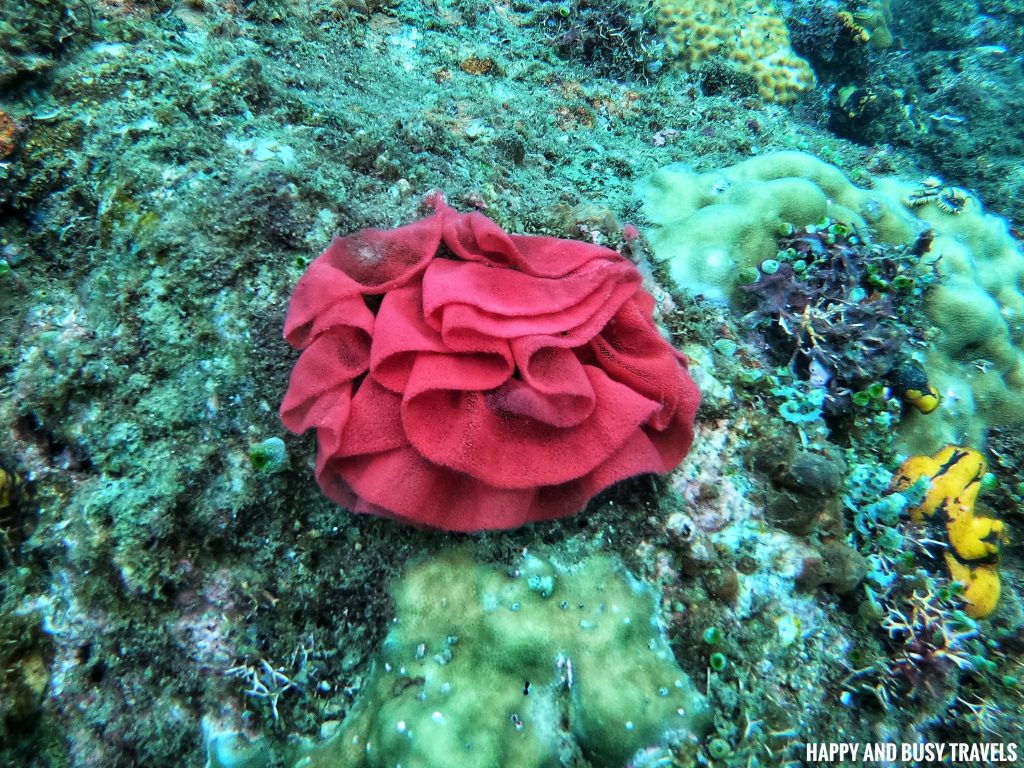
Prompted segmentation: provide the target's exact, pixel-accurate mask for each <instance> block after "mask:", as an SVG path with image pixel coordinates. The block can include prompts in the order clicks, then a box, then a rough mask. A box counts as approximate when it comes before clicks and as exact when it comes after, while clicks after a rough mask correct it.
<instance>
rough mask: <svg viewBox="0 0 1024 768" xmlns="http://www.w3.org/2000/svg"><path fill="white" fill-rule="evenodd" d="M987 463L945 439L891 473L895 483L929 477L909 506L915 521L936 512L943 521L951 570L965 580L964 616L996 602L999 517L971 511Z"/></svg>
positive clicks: (1001, 534) (983, 611)
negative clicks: (938, 447)
mask: <svg viewBox="0 0 1024 768" xmlns="http://www.w3.org/2000/svg"><path fill="white" fill-rule="evenodd" d="M987 470H988V465H987V464H986V463H985V458H984V457H983V456H982V455H981V454H980V453H978V452H977V451H975V450H972V449H970V448H960V447H958V446H955V445H947V446H946V447H945V448H943V449H942V450H941V451H939V452H938V453H936V454H935V455H934V456H911V457H910V458H909V459H907V460H906V461H905V462H903V465H902V466H901V467H900V468H899V470H898V471H897V472H896V474H895V475H894V476H893V488H894V489H896V490H903V489H906V488H909V487H910V486H911V485H913V484H914V483H915V482H917V481H918V480H920V479H921V478H922V477H927V478H928V480H929V486H928V493H927V494H926V495H925V498H924V501H923V502H922V503H921V504H920V505H919V506H917V507H915V508H914V509H912V510H910V516H911V518H912V519H913V520H914V521H915V522H922V521H923V520H924V519H925V518H931V517H937V519H938V521H939V522H941V523H943V524H944V525H945V527H946V534H947V536H948V537H949V549H947V550H946V553H945V558H946V567H947V568H948V569H949V575H950V576H951V577H952V578H953V579H954V580H956V581H959V582H960V583H962V584H963V585H964V600H966V601H967V607H966V609H965V610H966V612H967V615H968V616H972V617H974V618H976V619H978V618H984V617H985V616H988V615H989V614H990V613H992V611H994V610H995V607H996V604H997V603H998V602H999V592H1000V586H999V546H1000V544H1001V542H1002V541H1003V538H1004V531H1003V521H1002V520H996V519H994V518H991V517H981V516H979V515H976V514H975V513H974V502H975V501H976V500H977V498H978V491H979V490H981V479H982V478H983V477H984V476H985V472H986V471H987Z"/></svg>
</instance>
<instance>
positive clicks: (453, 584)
mask: <svg viewBox="0 0 1024 768" xmlns="http://www.w3.org/2000/svg"><path fill="white" fill-rule="evenodd" d="M395 601H396V604H397V618H396V620H395V624H394V627H393V628H392V629H391V631H390V633H389V634H388V636H387V638H386V639H385V641H384V644H383V648H382V650H381V654H380V657H379V658H378V660H377V662H376V666H375V670H374V672H373V675H372V678H371V680H370V682H369V683H368V684H367V686H366V688H365V689H364V690H363V692H362V693H361V694H360V698H359V700H358V701H357V702H356V704H355V706H354V708H353V711H352V712H351V713H350V714H349V715H348V717H347V718H346V719H345V721H344V722H343V724H342V725H341V727H340V728H339V729H338V732H337V733H335V734H334V735H333V736H332V737H331V738H329V739H328V740H327V741H326V742H325V743H323V744H321V745H318V746H315V747H311V748H308V749H307V750H305V754H304V756H303V757H302V758H301V759H300V760H299V761H298V762H297V763H296V766H297V767H298V766H309V768H341V767H342V766H344V768H360V767H361V766H366V767H368V768H377V767H378V766H380V767H383V766H388V767H389V768H390V767H391V766H396V765H401V766H403V768H435V767H436V768H448V767H449V766H452V765H458V766H460V768H494V766H502V767H503V768H540V767H542V766H552V768H555V767H557V766H560V765H562V764H563V763H562V760H563V759H564V758H565V757H566V756H567V755H572V754H578V753H582V755H583V756H585V757H586V759H587V760H589V761H590V764H591V765H593V766H595V767H599V766H607V767H608V768H612V767H614V768H619V766H622V765H625V764H626V762H627V761H628V760H629V759H630V758H631V757H632V755H633V754H634V753H635V752H637V751H638V750H640V749H643V748H645V747H648V746H650V745H654V744H659V743H665V742H667V741H673V742H675V743H677V744H693V743H694V742H695V737H696V736H698V735H699V734H700V733H701V731H702V730H703V729H704V726H705V718H706V710H705V704H704V701H703V698H702V697H701V695H700V694H699V693H698V692H697V691H696V690H694V688H693V686H692V685H691V684H690V681H689V680H688V679H687V677H686V675H685V674H684V673H683V671H682V670H681V669H680V668H679V666H678V665H677V663H676V661H675V658H674V657H673V655H672V651H671V649H670V648H669V646H668V643H667V642H666V640H665V638H664V636H663V634H662V632H661V630H660V628H659V626H658V624H657V621H656V618H655V617H656V599H655V594H654V592H653V591H652V590H651V589H650V588H648V587H645V586H642V585H640V584H638V583H636V582H634V581H633V580H632V579H631V578H630V577H629V576H628V575H627V574H625V573H624V571H623V569H622V568H621V566H620V565H619V564H618V563H617V561H616V560H614V559H613V558H612V557H610V556H605V555H599V556H594V557H590V558H588V559H586V560H585V561H583V562H582V563H579V564H578V565H574V566H561V565H559V564H557V563H554V562H550V561H547V560H544V559H542V558H540V557H537V556H534V555H530V554H527V555H525V556H524V557H523V558H522V560H521V561H520V563H519V564H518V567H517V568H516V569H515V571H514V572H513V573H511V574H510V573H508V572H506V570H505V569H502V568H499V567H496V566H493V565H480V564H477V563H474V562H473V561H472V560H471V559H470V558H469V557H468V556H467V555H465V554H464V553H460V552H453V553H448V554H445V555H443V556H440V557H437V558H435V559H432V560H428V561H426V562H423V563H420V564H419V565H416V566H413V567H412V568H411V569H410V570H409V571H408V572H407V573H406V574H405V576H404V577H403V578H402V579H401V580H400V581H399V582H398V584H397V585H396V590H395Z"/></svg>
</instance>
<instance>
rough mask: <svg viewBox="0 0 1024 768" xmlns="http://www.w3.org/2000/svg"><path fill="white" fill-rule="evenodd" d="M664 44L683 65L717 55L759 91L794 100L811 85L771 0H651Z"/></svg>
mask: <svg viewBox="0 0 1024 768" xmlns="http://www.w3.org/2000/svg"><path fill="white" fill-rule="evenodd" d="M655 7H656V9H657V18H658V25H659V27H660V28H661V30H662V34H663V36H664V38H665V50H666V53H667V54H668V56H669V57H671V58H674V59H676V60H677V61H678V62H679V64H680V65H681V66H683V67H684V68H686V69H691V68H692V67H694V66H696V65H698V64H700V63H701V62H704V61H707V60H709V59H712V58H716V57H721V58H724V59H726V60H728V61H731V62H732V63H733V64H735V65H736V66H737V67H738V68H739V69H740V70H741V71H743V72H746V73H747V74H750V75H752V76H753V77H754V80H755V81H756V82H757V90H758V92H759V93H760V94H761V97H762V98H764V99H766V100H767V101H773V102H775V103H777V104H786V103H789V102H791V101H794V100H795V99H796V98H797V96H798V95H799V94H801V93H804V92H806V91H809V90H811V89H812V88H813V87H814V73H813V72H812V71H811V67H810V65H809V64H808V63H807V62H806V61H804V60H803V59H802V58H800V57H799V56H797V55H796V54H795V53H793V48H792V47H791V45H790V41H789V32H788V31H787V30H786V25H785V23H784V22H783V21H782V18H781V17H780V16H779V14H778V11H776V10H775V8H774V6H773V5H772V4H771V0H758V1H757V2H743V3H738V2H736V0H656V2H655Z"/></svg>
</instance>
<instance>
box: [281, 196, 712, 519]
mask: <svg viewBox="0 0 1024 768" xmlns="http://www.w3.org/2000/svg"><path fill="white" fill-rule="evenodd" d="M434 206H435V212H434V213H433V214H432V215H430V216H428V217H426V218H425V219H421V220H420V221H416V222H414V223H412V224H409V225H407V226H404V227H398V228H397V229H390V230H375V229H369V230H363V231H362V232H357V233H355V234H353V235H349V236H347V237H341V238H335V240H334V242H332V243H331V245H330V246H329V247H328V248H327V250H326V251H325V252H324V253H323V254H322V255H321V256H320V257H319V258H318V259H316V261H314V262H313V264H311V265H310V267H309V270H308V271H307V272H306V274H305V275H304V276H303V277H302V279H301V280H300V281H299V284H298V285H297V286H296V288H295V293H294V295H293V296H292V300H291V305H290V307H289V310H288V318H287V320H286V322H285V338H286V339H287V340H288V343H289V344H291V345H292V346H294V347H296V348H297V349H301V350H302V354H301V355H300V356H299V360H298V362H297V363H296V365H295V369H294V370H293V371H292V376H291V381H290V383H289V385H288V392H287V393H286V394H285V398H284V402H283V403H282V405H281V420H282V421H283V422H284V424H285V426H286V427H287V428H288V429H290V430H292V431H293V432H302V431H305V430H307V429H310V428H315V429H316V432H317V440H318V445H319V452H318V455H317V466H316V476H317V481H318V482H319V484H320V487H321V488H322V489H323V492H324V493H325V494H326V495H327V496H329V497H330V498H331V499H333V500H334V501H336V502H338V503H339V504H341V505H343V506H345V507H347V508H349V509H351V510H353V511H355V512H368V513H372V514H379V515H386V516H388V517H392V518H396V519H399V520H402V521H405V522H407V523H410V524H413V525H420V526H427V527H430V528H440V529H445V530H453V531H479V530H485V529H497V528H514V527H517V526H520V525H524V524H527V523H531V522H534V521H537V520H546V519H550V518H555V517H562V516H565V515H570V514H572V513H574V512H577V511H579V510H580V509H581V508H582V507H583V506H584V505H585V504H586V502H587V500H588V499H589V498H590V497H591V496H593V495H594V494H596V493H597V492H598V491H600V490H602V489H603V488H606V487H607V486H609V485H611V484H612V483H615V482H617V481H619V480H622V479H623V478H626V477H629V476H631V475H636V474H639V473H643V472H667V471H669V470H671V469H672V468H674V467H675V466H676V465H677V464H678V463H679V462H680V461H681V460H682V458H683V456H685V455H686V452H687V451H688V450H689V448H690V443H691V442H692V440H693V428H692V425H693V418H694V414H695V412H696V410H697V405H698V403H699V400H700V395H699V393H698V391H697V388H696V387H695V386H694V384H693V382H692V380H691V379H690V377H689V375H688V374H687V372H686V359H685V358H684V357H683V356H682V355H681V354H679V353H678V352H676V351H675V350H674V349H673V348H672V347H671V346H670V345H669V344H668V343H667V342H666V341H665V340H664V339H663V338H662V337H661V335H660V334H659V333H658V331H657V328H656V327H655V325H654V323H653V321H652V319H651V312H652V310H653V306H654V302H653V299H652V298H651V296H650V295H649V294H648V293H647V292H646V291H644V290H643V289H642V288H641V287H640V275H639V273H638V272H637V270H636V269H635V268H634V267H633V265H632V264H631V263H630V262H629V261H627V260H626V259H625V258H623V257H622V256H620V255H618V254H617V253H615V252H614V251H611V250H609V249H607V248H602V247H599V246H595V245H590V244H587V243H581V242H577V241H572V240H559V239H556V238H551V237H527V236H521V235H507V234H506V233H505V232H503V231H502V230H501V229H500V228H499V227H498V226H497V225H496V224H495V223H494V222H492V221H491V220H490V219H488V218H486V217H485V216H483V215H481V214H479V213H468V214H460V213H458V212H456V211H454V210H453V209H452V208H450V207H449V206H448V205H447V204H445V202H444V200H443V199H442V198H441V197H440V196H439V195H438V196H436V198H435V199H434ZM442 244H443V246H442ZM368 299H369V300H368ZM371 307H377V309H376V311H374V310H373V309H371Z"/></svg>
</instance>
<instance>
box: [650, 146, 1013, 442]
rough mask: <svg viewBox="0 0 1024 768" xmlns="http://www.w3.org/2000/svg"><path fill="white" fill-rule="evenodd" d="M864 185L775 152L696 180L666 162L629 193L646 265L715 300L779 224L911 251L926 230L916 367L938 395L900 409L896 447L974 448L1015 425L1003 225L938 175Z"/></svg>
mask: <svg viewBox="0 0 1024 768" xmlns="http://www.w3.org/2000/svg"><path fill="white" fill-rule="evenodd" d="M866 182H867V183H868V184H869V187H868V188H862V187H859V186H856V185H854V184H853V183H852V182H851V181H850V180H849V178H847V176H846V175H845V174H844V173H843V172H842V171H841V170H840V169H838V168H836V167H835V166H832V165H829V164H828V163H826V162H824V161H822V160H819V159H818V158H816V157H814V156H812V155H808V154H805V153H802V152H775V153H771V154H766V155H762V156H759V157H754V158H751V159H749V160H745V161H743V162H741V163H737V164H736V165H733V166H731V167H728V168H721V169H717V170H712V171H707V172H704V173H696V172H694V171H692V170H690V169H689V168H687V167H685V166H682V165H678V164H677V165H670V166H668V167H666V168H662V169H661V170H659V171H657V172H656V173H655V174H653V175H652V176H651V177H649V178H648V179H646V180H644V181H643V182H642V183H641V185H640V187H639V194H640V196H641V198H642V200H643V203H644V211H645V213H646V215H647V217H648V219H649V220H650V221H651V223H652V224H653V225H654V226H653V227H652V228H651V229H650V230H649V231H648V232H647V236H648V239H649V241H650V243H651V245H652V248H653V250H654V256H655V259H656V260H658V261H660V262H664V263H665V264H666V266H667V269H668V271H669V273H670V274H671V276H672V278H673V280H674V281H675V282H676V283H677V284H678V285H679V286H680V287H682V288H686V289H688V290H690V291H692V292H693V293H700V294H704V295H705V296H706V297H707V298H709V299H712V300H718V301H723V302H726V301H731V300H732V299H733V298H734V294H735V292H736V289H737V287H738V285H739V284H740V282H741V281H742V280H743V278H744V276H746V275H751V274H754V275H756V267H757V266H758V265H759V264H760V263H761V262H762V261H764V260H766V259H773V258H775V255H776V252H777V241H778V233H779V229H780V227H781V226H782V225H783V224H792V225H795V226H797V227H803V226H807V225H810V224H814V223H816V222H818V221H821V220H822V219H823V218H825V217H829V218H831V219H833V220H835V221H839V222H842V223H844V224H848V225H852V226H854V227H855V228H856V229H857V231H858V232H859V233H860V234H862V236H865V237H870V238H871V239H872V240H874V241H875V242H879V243H885V244H890V245H912V244H914V243H915V241H916V240H917V238H918V237H919V235H920V234H921V233H922V232H923V231H924V230H926V229H929V228H930V229H931V230H932V232H933V235H934V238H933V240H932V242H931V246H930V248H929V249H928V251H927V252H926V253H925V255H924V258H923V259H922V263H923V264H926V265H930V264H937V266H938V270H939V272H940V273H941V275H942V278H943V279H942V283H941V285H939V286H938V287H936V288H934V289H932V290H931V291H930V292H929V294H928V296H927V313H928V319H929V321H930V322H931V323H932V324H933V325H934V326H935V328H936V330H937V333H936V336H935V343H934V344H933V345H932V347H931V348H930V350H929V351H928V352H927V353H926V354H924V355H922V357H923V360H922V362H923V364H924V367H925V369H926V371H927V374H928V378H929V381H930V382H931V383H932V384H934V385H935V386H936V387H937V388H938V390H939V391H940V393H941V394H942V398H943V400H942V405H941V407H940V408H938V409H937V410H936V411H935V412H934V413H932V414H929V415H925V414H922V413H917V412H910V413H908V415H907V417H906V419H905V420H904V423H903V425H902V426H901V429H900V441H901V442H900V448H901V450H902V451H903V452H905V453H908V454H921V453H934V452H935V451H936V450H938V449H939V448H941V447H942V446H943V445H945V444H947V443H955V442H966V443H969V444H971V445H981V444H982V443H983V441H984V438H985V434H986V431H987V429H988V428H989V427H991V426H999V427H1007V426H1014V425H1020V424H1022V423H1024V254H1022V253H1021V250H1020V247H1019V246H1018V244H1017V243H1016V241H1015V240H1014V239H1013V237H1011V235H1010V234H1009V231H1008V227H1007V224H1006V222H1005V221H1004V220H1003V219H1000V218H998V217H996V216H993V215H991V214H986V213H985V212H984V211H983V209H982V206H981V203H980V202H979V201H978V200H977V198H975V197H974V196H973V195H972V194H970V193H969V192H967V191H965V190H961V189H958V188H955V187H948V186H946V187H943V186H942V185H941V182H939V181H938V180H934V179H926V180H924V181H922V182H916V181H907V180H903V179H897V178H891V177H881V176H876V177H869V178H867V179H866Z"/></svg>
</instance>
